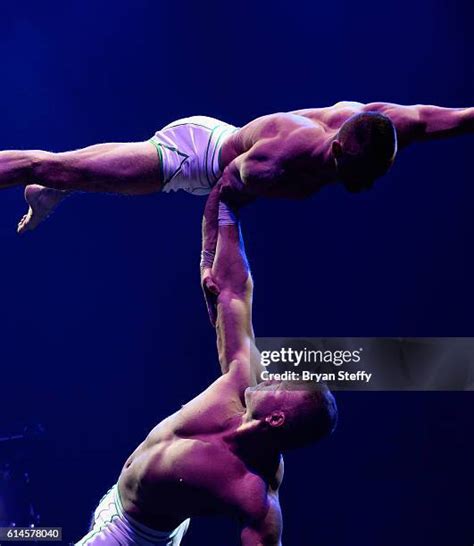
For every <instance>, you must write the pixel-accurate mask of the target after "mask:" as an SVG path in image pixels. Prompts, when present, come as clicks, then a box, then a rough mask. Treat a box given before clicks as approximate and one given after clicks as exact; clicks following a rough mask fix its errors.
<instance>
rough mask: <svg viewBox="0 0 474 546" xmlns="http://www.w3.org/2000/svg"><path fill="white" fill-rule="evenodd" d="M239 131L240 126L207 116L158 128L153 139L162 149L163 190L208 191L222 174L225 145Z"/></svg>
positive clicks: (198, 193)
mask: <svg viewBox="0 0 474 546" xmlns="http://www.w3.org/2000/svg"><path fill="white" fill-rule="evenodd" d="M236 131H238V128H237V127H234V126H233V125H229V124H228V123H224V122H223V121H219V120H217V119H214V118H209V117H206V116H193V117H190V118H184V119H179V120H178V121H174V122H173V123H170V124H169V125H166V126H165V127H163V129H161V130H160V131H158V132H157V133H156V134H155V136H154V137H153V138H151V140H150V142H152V143H153V144H154V145H155V146H156V149H157V150H158V156H159V160H160V166H161V174H162V180H163V181H164V187H163V191H164V192H171V191H178V190H184V191H187V192H189V193H193V194H195V195H207V194H208V193H209V192H210V191H211V189H212V187H213V186H214V185H215V183H216V182H217V181H218V180H219V178H220V177H221V175H222V172H221V170H220V168H219V157H220V152H221V150H222V146H223V145H224V142H225V141H226V140H227V139H228V138H229V137H230V136H231V135H232V134H233V133H235V132H236Z"/></svg>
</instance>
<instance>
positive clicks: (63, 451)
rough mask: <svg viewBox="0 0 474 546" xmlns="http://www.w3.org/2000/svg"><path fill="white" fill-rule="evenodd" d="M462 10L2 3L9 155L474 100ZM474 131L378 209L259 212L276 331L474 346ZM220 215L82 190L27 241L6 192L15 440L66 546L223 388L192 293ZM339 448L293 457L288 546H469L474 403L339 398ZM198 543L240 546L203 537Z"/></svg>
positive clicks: (10, 409)
mask: <svg viewBox="0 0 474 546" xmlns="http://www.w3.org/2000/svg"><path fill="white" fill-rule="evenodd" d="M473 20H474V4H473V3H472V2H471V1H468V0H461V1H459V2H456V3H448V2H445V1H442V0H419V1H417V2H413V1H407V0H399V1H397V2H395V1H391V0H390V1H387V2H383V3H380V2H370V1H369V2H368V1H359V2H349V1H348V0H340V1H339V2H325V3H322V2H310V1H306V2H304V1H298V0H295V1H292V2H280V1H276V0H273V1H272V2H269V1H266V0H265V1H261V2H256V1H253V2H250V1H248V0H244V1H242V0H241V1H240V2H237V3H223V2H217V1H207V2H190V1H187V0H182V1H180V2H164V1H153V2H152V1H146V0H134V1H133V2H131V1H130V2H126V1H123V0H120V1H119V0H115V1H114V2H106V1H103V2H94V1H92V0H82V1H80V2H79V1H77V0H75V1H69V2H51V1H50V2H48V1H46V2H27V1H24V2H21V3H20V2H17V3H11V2H8V3H7V2H4V3H3V4H2V14H1V20H0V59H1V63H0V73H1V87H0V112H1V114H0V120H1V121H0V149H15V148H39V149H47V150H54V151H62V150H67V149H72V148H78V147H82V146H85V145H88V144H92V143H97V142H106V141H122V140H125V141H133V140H142V139H146V138H148V137H150V136H151V135H152V134H153V133H154V131H155V130H157V129H158V128H160V127H161V126H163V125H164V124H165V123H167V122H169V121H172V120H174V119H176V118H179V117H183V116H186V115H193V114H205V115H211V116H214V117H219V118H222V119H224V120H226V121H228V122H230V123H233V124H237V125H241V124H244V123H246V122H247V121H249V120H250V119H252V118H253V117H256V116H259V115H262V114H266V113H270V112H274V111H280V110H283V111H285V110H290V109H296V108H303V107H311V106H321V105H328V104H332V103H334V102H336V101H338V100H359V101H373V100H384V101H393V102H399V103H405V104H413V103H434V104H441V105H446V106H468V105H472V104H473V102H474V101H473V97H474V85H473V84H474V78H473V62H472V56H473V53H474V47H473V44H474V39H473V33H472V21H473ZM473 153H474V138H473V137H472V136H467V137H464V138H456V139H452V140H450V141H439V142H434V143H430V144H425V145H419V146H415V147H413V148H412V149H409V150H408V151H406V152H404V153H403V154H402V157H400V160H399V162H398V163H397V165H396V167H395V168H394V169H393V170H392V171H391V172H390V173H389V175H388V176H387V177H386V178H385V179H384V180H383V181H381V182H379V183H378V184H377V186H376V188H375V189H374V191H372V192H370V193H368V194H366V195H360V196H351V195H349V194H346V193H345V192H344V191H343V190H342V189H341V188H329V189H327V190H325V191H323V192H322V193H321V194H320V195H318V196H315V197H314V198H313V199H311V200H310V201H308V202H304V203H290V202H265V201H261V202H259V203H257V204H255V205H253V206H252V207H251V208H249V209H248V210H247V211H246V212H245V214H244V234H245V236H246V240H247V248H248V253H249V257H250V261H251V264H252V267H253V272H254V277H255V284H256V292H255V315H254V316H255V329H256V332H257V334H258V335H262V336H274V335H283V336H298V335H300V336H320V335H326V336H327V335H337V336H343V335H350V336H357V335H365V336H369V335H390V336H417V335H430V336H433V335H467V336H469V335H474V320H473V316H472V309H473V306H474V288H473V286H472V281H471V279H472V278H473V276H474V260H473V257H472V246H473V241H474V221H473V214H472V210H473V200H474V187H473V183H472V182H473V175H472V155H473ZM203 205H204V201H203V200H202V199H198V198H196V197H192V196H190V195H187V194H177V195H172V196H163V195H156V196H151V197H134V198H120V197H111V196H95V195H94V196H91V195H78V196H75V197H73V198H71V199H69V200H68V201H67V202H65V203H64V205H63V206H61V208H60V209H59V210H58V211H57V213H56V214H55V215H54V217H53V218H51V219H50V220H49V221H48V222H47V223H46V224H45V225H44V226H42V227H41V228H40V229H38V231H37V232H35V233H34V234H30V235H28V236H25V237H24V238H18V237H17V236H16V235H15V229H14V228H15V225H16V221H17V220H18V218H19V217H20V216H21V214H23V212H24V210H23V208H24V205H23V202H22V196H21V191H20V190H18V189H12V190H8V191H4V192H2V194H1V195H0V239H1V255H2V260H1V275H2V288H3V289H2V292H1V300H0V301H1V316H0V332H1V345H0V365H1V367H2V374H1V386H2V389H1V407H2V412H1V415H0V425H1V427H2V429H3V430H4V431H8V430H16V429H17V428H20V427H22V426H23V425H24V424H26V423H34V422H41V423H43V424H44V426H45V427H46V429H47V436H46V441H45V443H44V445H43V447H42V448H41V450H40V452H39V453H38V454H37V455H36V457H35V461H34V464H33V467H34V471H33V478H34V483H35V484H36V489H37V490H38V507H39V509H40V510H41V513H42V516H43V523H44V524H49V525H61V526H63V528H64V532H65V535H66V539H67V540H73V539H77V538H78V537H79V536H81V534H83V533H84V531H85V529H86V526H87V524H88V520H89V516H90V512H91V511H92V509H93V508H94V506H95V504H96V503H97V501H98V500H99V498H100V497H101V496H102V494H103V493H104V492H105V490H106V489H107V488H108V487H109V486H110V485H111V484H112V483H113V482H114V481H115V480H116V478H117V475H118V472H119V470H120V468H121V465H122V463H123V461H124V459H125V458H126V457H127V455H128V454H129V452H130V451H131V450H132V449H133V448H134V447H135V446H136V445H137V444H138V443H139V442H140V441H141V440H142V439H143V437H144V435H145V434H146V433H147V431H148V430H149V429H150V428H151V427H152V426H153V425H154V424H155V423H156V422H157V420H159V419H161V418H163V417H164V416H166V415H167V414H169V413H170V412H172V411H173V410H175V409H176V408H177V407H178V406H179V405H180V404H181V403H183V402H185V401H186V400H188V399H189V398H190V397H192V396H193V395H195V394H196V393H198V392H199V391H200V390H201V389H203V388H204V387H205V386H206V385H207V384H208V383H209V382H210V381H212V380H213V379H214V378H215V377H216V375H217V370H218V367H217V361H216V356H215V349H214V336H213V331H212V329H211V328H210V326H209V325H208V323H207V320H206V314H205V309H204V305H203V303H202V301H201V293H200V288H199V282H198V258H199V245H200V218H201V213H202V209H203ZM338 402H339V406H340V426H339V428H338V431H337V433H336V434H335V436H334V437H333V438H332V439H330V441H325V442H323V443H322V444H321V445H320V446H315V447H312V448H310V449H306V450H304V451H301V452H295V453H292V454H290V455H289V456H288V457H287V478H286V482H285V484H284V487H283V490H282V503H283V509H284V514H285V534H284V542H285V544H286V545H290V546H316V545H317V546H328V545H331V546H346V545H349V544H351V545H352V544H364V545H365V546H379V545H384V546H390V545H398V544H404V545H407V546H411V545H416V546H418V545H425V544H426V545H430V546H435V545H443V546H446V545H449V546H465V545H470V544H472V541H473V537H474V528H473V527H474V524H473V519H472V509H473V508H474V506H473V501H472V492H473V490H474V479H473V470H472V461H473V459H474V448H473V441H472V428H473V422H474V419H473V415H474V411H473V410H474V398H473V396H472V394H469V393H465V394H461V393H458V394H446V393H445V394H443V393H438V394H417V393H409V394H395V393H392V394H362V393H359V394H352V395H351V394H350V393H344V394H340V395H339V396H338ZM186 544H189V545H193V544H194V545H206V546H214V545H215V546H223V545H225V546H231V545H234V544H238V533H237V527H236V525H235V524H233V523H230V522H227V521H220V520H219V521H218V522H217V523H216V522H215V521H210V520H196V521H194V522H193V523H192V526H191V531H190V533H189V537H188V539H187V541H186Z"/></svg>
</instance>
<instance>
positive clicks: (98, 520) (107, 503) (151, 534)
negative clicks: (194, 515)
mask: <svg viewBox="0 0 474 546" xmlns="http://www.w3.org/2000/svg"><path fill="white" fill-rule="evenodd" d="M189 522H190V520H189V519H187V520H185V521H183V523H181V525H179V526H178V527H176V529H175V530H174V531H170V532H162V531H156V530H155V529H150V528H149V527H147V526H146V525H143V524H142V523H139V522H138V521H135V520H134V519H133V518H131V517H130V516H129V515H128V514H126V513H125V512H124V511H123V506H122V502H121V500H120V495H119V492H118V486H117V484H115V485H114V486H113V487H112V488H111V489H109V491H107V493H106V494H105V495H104V497H102V499H101V501H100V503H99V506H98V507H97V508H96V510H95V512H94V520H93V525H92V528H91V530H90V532H89V533H88V534H87V535H86V536H85V537H84V538H82V539H81V540H79V542H76V546H89V545H94V546H132V545H134V546H135V545H136V546H153V545H154V544H160V545H161V546H179V545H180V544H181V540H182V538H183V537H184V535H185V534H186V531H187V530H188V527H189Z"/></svg>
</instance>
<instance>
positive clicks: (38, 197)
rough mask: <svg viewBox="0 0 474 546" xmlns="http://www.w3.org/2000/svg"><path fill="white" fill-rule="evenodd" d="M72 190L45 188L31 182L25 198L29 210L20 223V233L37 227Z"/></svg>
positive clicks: (27, 187) (18, 230)
mask: <svg viewBox="0 0 474 546" xmlns="http://www.w3.org/2000/svg"><path fill="white" fill-rule="evenodd" d="M69 193H70V192H68V191H61V190H53V189H51V188H45V187H44V186H40V185H39V184H30V185H29V186H26V188H25V200H26V202H27V203H28V205H29V207H30V208H29V210H28V212H27V214H25V216H23V218H22V219H21V220H20V223H19V224H18V229H17V232H18V233H24V232H25V231H28V230H32V229H35V227H36V226H37V225H38V224H40V223H41V222H42V221H43V220H45V219H46V218H47V217H48V216H49V215H50V214H51V213H52V212H53V210H54V209H55V208H56V207H57V206H58V204H59V203H60V202H61V201H62V200H63V199H64V198H66V197H67V196H68V194H69Z"/></svg>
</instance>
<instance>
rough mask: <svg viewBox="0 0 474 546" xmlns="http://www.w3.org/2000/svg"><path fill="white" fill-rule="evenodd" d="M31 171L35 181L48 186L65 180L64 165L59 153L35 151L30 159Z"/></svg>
mask: <svg viewBox="0 0 474 546" xmlns="http://www.w3.org/2000/svg"><path fill="white" fill-rule="evenodd" d="M32 173H33V178H35V180H36V181H38V182H40V183H42V184H43V185H45V186H48V183H51V182H54V183H55V184H58V183H61V182H62V181H63V182H66V180H62V178H64V166H63V162H62V160H61V156H60V154H56V153H53V152H35V154H34V157H33V159H32Z"/></svg>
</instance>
